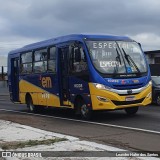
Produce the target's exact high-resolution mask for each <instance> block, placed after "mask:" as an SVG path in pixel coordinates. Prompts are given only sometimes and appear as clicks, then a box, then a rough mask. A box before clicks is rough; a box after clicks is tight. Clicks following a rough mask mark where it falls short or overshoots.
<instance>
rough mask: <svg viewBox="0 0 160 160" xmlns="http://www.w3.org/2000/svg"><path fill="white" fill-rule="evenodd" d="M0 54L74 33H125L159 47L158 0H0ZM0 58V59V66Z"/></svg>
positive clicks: (145, 47) (146, 46)
mask: <svg viewBox="0 0 160 160" xmlns="http://www.w3.org/2000/svg"><path fill="white" fill-rule="evenodd" d="M0 4H1V5H0V56H1V57H2V56H4V57H7V54H8V52H9V51H10V50H13V49H16V48H19V47H22V46H24V45H26V44H30V43H33V42H37V41H42V40H46V39H50V38H54V37H58V36H63V35H67V34H74V33H91V34H111V35H126V36H129V37H130V38H132V39H134V40H136V41H138V42H140V43H141V44H142V48H143V50H144V51H150V50H160V9H159V8H160V0H43V1H42V0H14V1H13V0H5V1H4V0H0ZM1 63H2V60H0V66H1Z"/></svg>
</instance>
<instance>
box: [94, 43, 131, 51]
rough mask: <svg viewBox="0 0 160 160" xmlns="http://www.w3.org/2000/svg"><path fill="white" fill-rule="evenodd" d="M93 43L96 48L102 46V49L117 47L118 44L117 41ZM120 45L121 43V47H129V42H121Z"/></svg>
mask: <svg viewBox="0 0 160 160" xmlns="http://www.w3.org/2000/svg"><path fill="white" fill-rule="evenodd" d="M92 45H93V48H94V49H95V48H102V49H105V48H109V49H112V48H117V44H116V43H115V42H108V43H106V42H94V43H93V44H92ZM118 45H119V47H120V48H124V49H129V43H123V42H119V43H118Z"/></svg>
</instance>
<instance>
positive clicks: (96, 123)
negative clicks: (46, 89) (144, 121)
mask: <svg viewBox="0 0 160 160" xmlns="http://www.w3.org/2000/svg"><path fill="white" fill-rule="evenodd" d="M0 111H5V112H15V113H21V114H28V115H35V116H40V117H47V118H55V119H62V120H68V121H75V122H82V123H88V124H94V125H101V126H107V127H114V128H121V129H128V130H133V131H141V132H147V133H154V134H160V132H159V131H153V130H147V129H141V128H134V127H126V126H119V125H113V124H106V123H99V122H91V121H84V120H78V119H70V118H63V117H56V116H49V115H41V114H35V113H28V112H21V111H14V110H7V109H0Z"/></svg>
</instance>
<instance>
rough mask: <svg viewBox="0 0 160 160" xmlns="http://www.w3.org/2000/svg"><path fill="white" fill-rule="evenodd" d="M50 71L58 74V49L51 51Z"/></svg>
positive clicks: (54, 48)
mask: <svg viewBox="0 0 160 160" xmlns="http://www.w3.org/2000/svg"><path fill="white" fill-rule="evenodd" d="M48 71H50V72H56V47H51V48H50V49H49V57H48Z"/></svg>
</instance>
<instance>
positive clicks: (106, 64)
mask: <svg viewBox="0 0 160 160" xmlns="http://www.w3.org/2000/svg"><path fill="white" fill-rule="evenodd" d="M116 66H121V65H120V62H118V61H100V67H116Z"/></svg>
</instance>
